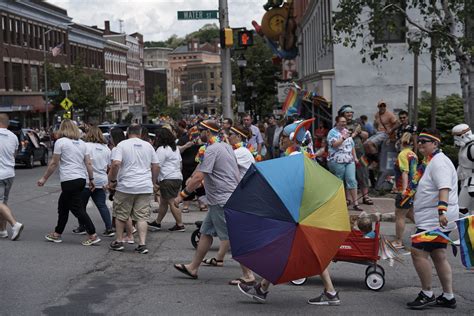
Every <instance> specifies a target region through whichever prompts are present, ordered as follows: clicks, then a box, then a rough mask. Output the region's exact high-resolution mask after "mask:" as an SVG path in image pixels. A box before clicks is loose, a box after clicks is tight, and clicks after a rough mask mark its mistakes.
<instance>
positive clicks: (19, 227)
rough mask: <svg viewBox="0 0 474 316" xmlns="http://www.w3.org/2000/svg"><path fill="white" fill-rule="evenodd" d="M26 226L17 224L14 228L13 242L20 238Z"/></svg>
mask: <svg viewBox="0 0 474 316" xmlns="http://www.w3.org/2000/svg"><path fill="white" fill-rule="evenodd" d="M23 227H24V225H23V224H22V223H20V222H16V224H15V225H13V227H12V240H17V239H18V238H20V234H21V232H22V231H23Z"/></svg>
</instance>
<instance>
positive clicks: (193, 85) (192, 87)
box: [191, 80, 202, 115]
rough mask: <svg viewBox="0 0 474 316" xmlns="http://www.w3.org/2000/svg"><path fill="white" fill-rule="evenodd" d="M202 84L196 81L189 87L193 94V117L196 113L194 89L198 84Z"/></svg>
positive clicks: (200, 81)
mask: <svg viewBox="0 0 474 316" xmlns="http://www.w3.org/2000/svg"><path fill="white" fill-rule="evenodd" d="M200 83H202V80H199V81H196V82H195V83H193V84H192V85H191V90H192V93H193V115H196V111H195V106H196V103H197V102H196V101H197V100H196V99H197V96H195V95H194V87H195V86H196V85H198V84H200Z"/></svg>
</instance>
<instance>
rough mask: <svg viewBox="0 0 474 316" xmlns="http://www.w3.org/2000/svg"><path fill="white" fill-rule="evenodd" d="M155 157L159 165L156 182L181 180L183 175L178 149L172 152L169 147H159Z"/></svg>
mask: <svg viewBox="0 0 474 316" xmlns="http://www.w3.org/2000/svg"><path fill="white" fill-rule="evenodd" d="M156 156H157V158H158V164H159V165H160V174H159V176H158V181H163V180H170V179H174V180H183V174H182V173H181V160H182V159H181V154H180V153H179V149H178V148H176V149H175V151H173V150H172V149H171V147H170V146H166V147H163V146H160V147H158V149H157V150H156Z"/></svg>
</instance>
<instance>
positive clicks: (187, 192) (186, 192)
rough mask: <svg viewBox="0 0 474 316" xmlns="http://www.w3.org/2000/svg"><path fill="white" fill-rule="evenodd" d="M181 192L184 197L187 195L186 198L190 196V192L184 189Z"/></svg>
mask: <svg viewBox="0 0 474 316" xmlns="http://www.w3.org/2000/svg"><path fill="white" fill-rule="evenodd" d="M183 192H184V194H186V195H188V196H189V195H191V192H189V191H188V190H186V188H184V189H183Z"/></svg>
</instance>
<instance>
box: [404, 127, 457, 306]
mask: <svg viewBox="0 0 474 316" xmlns="http://www.w3.org/2000/svg"><path fill="white" fill-rule="evenodd" d="M440 141H441V138H440V134H439V132H438V131H437V130H436V129H424V130H423V131H422V132H421V133H420V135H419V136H418V148H419V151H420V153H421V154H422V155H423V156H424V159H423V161H422V163H421V164H420V165H419V167H418V172H417V175H415V177H414V179H413V181H412V182H411V184H410V185H409V192H411V194H413V192H416V193H415V195H414V196H415V199H414V202H413V213H414V216H415V225H416V228H417V231H416V233H423V232H424V231H433V230H437V231H442V232H443V233H444V234H445V235H449V233H450V232H451V231H452V230H453V229H455V227H456V225H455V223H454V221H455V220H456V219H458V217H459V206H458V196H457V192H458V184H457V183H458V178H457V174H456V169H455V168H454V165H453V163H452V162H451V160H450V159H449V158H448V157H447V156H446V155H445V154H444V153H442V152H441V151H440V149H439V146H440ZM420 175H421V177H420ZM416 183H418V184H417V185H416ZM446 248H447V243H444V242H435V241H434V242H433V241H432V242H415V241H413V242H412V248H411V256H412V259H413V265H414V266H415V269H416V272H417V273H418V277H419V278H420V281H421V292H420V293H419V294H418V297H417V298H416V299H415V300H414V301H412V302H409V303H407V306H408V307H410V308H412V309H423V308H424V307H426V306H429V305H437V306H441V307H450V308H454V307H456V299H455V298H454V294H453V284H452V283H453V281H452V271H451V266H450V264H449V262H448V259H447V256H446ZM430 258H431V260H430ZM431 261H433V264H434V266H435V268H436V271H437V272H438V278H439V280H440V282H441V286H442V287H443V294H442V295H440V296H438V297H437V298H435V295H434V293H433V290H432V287H431V279H432V266H431Z"/></svg>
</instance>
